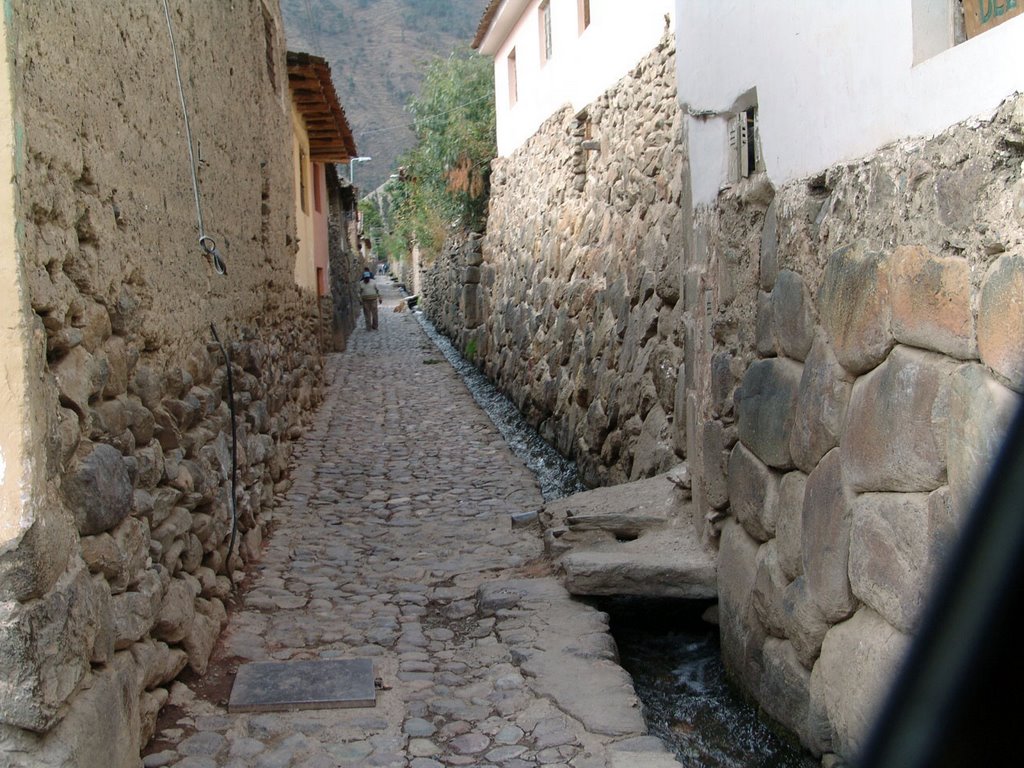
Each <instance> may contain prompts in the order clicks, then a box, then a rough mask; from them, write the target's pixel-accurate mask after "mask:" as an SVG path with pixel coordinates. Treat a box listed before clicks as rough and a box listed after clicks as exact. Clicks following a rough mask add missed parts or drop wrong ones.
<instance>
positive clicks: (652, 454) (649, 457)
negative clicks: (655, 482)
mask: <svg viewBox="0 0 1024 768" xmlns="http://www.w3.org/2000/svg"><path fill="white" fill-rule="evenodd" d="M678 463H679V458H678V457H677V456H676V452H675V450H674V449H673V447H672V424H671V422H670V421H669V419H668V417H667V416H666V415H665V411H664V410H663V409H662V407H661V406H660V405H655V406H654V407H653V408H651V410H650V411H649V412H648V414H647V418H645V419H644V426H643V429H642V430H641V431H640V437H639V438H638V439H637V441H636V446H635V447H634V449H633V466H632V468H631V469H630V474H629V479H630V480H639V479H640V478H642V477H652V476H653V475H657V474H659V473H661V472H667V471H668V470H669V469H671V468H672V467H673V466H675V465H676V464H678Z"/></svg>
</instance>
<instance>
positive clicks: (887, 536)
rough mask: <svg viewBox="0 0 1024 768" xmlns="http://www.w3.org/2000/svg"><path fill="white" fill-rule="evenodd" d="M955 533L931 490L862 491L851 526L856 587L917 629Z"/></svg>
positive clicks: (893, 618) (892, 617)
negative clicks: (935, 501) (938, 569)
mask: <svg viewBox="0 0 1024 768" xmlns="http://www.w3.org/2000/svg"><path fill="white" fill-rule="evenodd" d="M954 533H955V531H954V530H953V527H952V525H951V521H950V519H949V516H948V515H947V514H945V510H944V509H943V506H942V505H941V504H933V503H930V495H929V494H924V493H865V494H861V495H860V496H858V497H857V500H856V501H855V502H854V505H853V524H852V527H851V532H850V585H851V587H852V588H853V593H854V594H855V595H856V596H857V597H858V598H860V600H861V601H863V602H864V603H866V604H867V605H869V606H871V607H872V608H874V609H875V611H876V612H877V613H878V614H879V615H880V616H881V617H882V618H884V619H885V620H886V621H888V622H889V623H890V624H892V625H893V626H894V627H896V629H898V630H900V631H901V632H906V633H911V632H913V631H914V630H915V629H916V628H917V624H918V620H919V619H920V616H921V612H922V610H923V608H924V606H925V601H926V600H927V598H928V597H929V595H930V591H929V588H930V587H931V585H932V583H933V581H934V578H935V573H936V570H937V568H938V566H939V565H940V564H941V563H942V562H944V561H945V560H946V559H947V557H948V555H949V551H950V549H951V548H952V544H953V537H954Z"/></svg>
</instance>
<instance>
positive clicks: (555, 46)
mask: <svg viewBox="0 0 1024 768" xmlns="http://www.w3.org/2000/svg"><path fill="white" fill-rule="evenodd" d="M674 2H675V0H642V2H628V3H627V2H623V0H591V2H590V18H591V23H590V26H589V27H588V28H587V29H586V30H584V31H583V33H582V34H580V32H579V16H578V6H577V1H576V0H550V6H549V7H550V12H551V35H552V54H551V58H550V59H549V60H548V61H547V62H546V63H544V64H543V66H542V65H541V63H540V41H541V36H540V20H539V16H538V9H539V7H540V5H541V3H540V0H529V2H525V1H524V0H519V1H518V2H516V0H506V2H505V3H503V5H502V8H501V9H500V10H499V12H498V15H497V17H496V18H495V21H494V24H493V25H492V27H491V33H490V34H489V36H488V37H487V38H485V40H484V41H483V43H482V44H481V46H480V52H481V53H483V54H485V55H489V56H494V89H495V94H496V112H497V138H498V154H499V155H500V156H503V157H504V156H506V155H508V154H510V153H511V152H513V151H515V149H516V148H518V147H519V146H520V145H522V144H523V143H524V142H525V141H526V140H527V139H529V138H530V137H531V136H532V135H533V134H534V133H535V132H536V131H537V129H538V128H539V127H540V125H541V123H543V122H544V121H545V120H546V119H547V118H548V117H550V116H551V115H552V114H554V113H555V112H557V111H558V110H559V109H561V108H562V107H564V106H565V105H566V104H570V105H571V106H572V108H573V110H575V111H579V110H581V109H583V108H584V107H585V106H586V105H587V104H590V103H591V102H592V101H594V100H595V99H596V98H597V97H598V96H599V95H601V94H602V93H604V92H605V91H606V90H607V89H608V88H610V87H611V86H613V85H614V84H615V83H617V82H618V81H619V80H620V79H622V77H624V76H625V75H626V74H627V73H628V72H629V71H630V69H632V68H633V67H634V66H635V65H636V64H637V62H639V61H640V60H641V59H642V58H643V57H644V56H646V55H647V54H648V53H650V51H651V50H652V49H653V48H654V46H655V45H657V44H658V41H659V40H660V39H661V38H662V36H663V35H664V34H665V30H666V26H665V15H666V14H668V15H669V16H670V17H671V16H672V14H673V13H674V8H673V5H674ZM503 14H505V15H507V16H508V17H511V18H504V17H503ZM516 14H521V15H519V16H518V20H517V21H513V20H512V18H514V17H515V16H516ZM506 27H508V28H509V29H510V31H507V30H506V29H505V28H506ZM513 48H515V52H516V75H517V92H518V99H517V101H516V103H515V104H514V105H512V104H511V103H510V99H509V78H508V56H509V52H510V51H511V50H512V49H513Z"/></svg>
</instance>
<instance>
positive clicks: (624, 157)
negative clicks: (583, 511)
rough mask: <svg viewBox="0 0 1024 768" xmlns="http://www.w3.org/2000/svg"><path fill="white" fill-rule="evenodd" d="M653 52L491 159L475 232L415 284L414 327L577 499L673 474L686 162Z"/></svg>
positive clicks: (662, 60) (678, 433) (667, 53)
mask: <svg viewBox="0 0 1024 768" xmlns="http://www.w3.org/2000/svg"><path fill="white" fill-rule="evenodd" d="M674 60H675V44H674V41H673V40H672V39H670V38H666V39H665V40H663V41H662V43H661V44H659V46H658V47H657V48H656V49H655V50H654V51H653V52H652V53H651V54H650V55H649V56H648V57H647V58H646V59H645V60H644V61H642V62H641V63H640V64H639V65H637V67H636V68H635V69H634V70H633V72H632V73H631V74H630V75H629V76H627V77H625V78H623V80H622V81H621V82H620V83H619V84H618V85H617V86H616V87H615V88H613V89H612V90H610V91H609V92H607V93H606V94H605V95H604V96H602V97H601V98H600V99H598V100H597V101H596V102H594V103H593V104H592V105H590V106H589V107H588V109H587V110H586V112H585V114H580V115H573V114H570V112H569V111H568V110H565V111H563V112H561V113H558V114H556V115H554V116H553V117H552V118H550V119H549V120H548V121H547V122H546V123H545V124H544V126H542V128H541V129H540V130H539V132H538V133H537V135H535V136H534V137H533V138H532V139H531V140H530V141H529V142H528V143H527V144H526V145H524V146H523V147H522V148H520V149H519V150H517V151H516V152H515V153H514V154H512V155H511V156H509V157H507V158H502V159H499V160H496V161H495V162H494V165H493V171H492V175H491V183H492V190H491V203H490V214H489V218H488V225H487V234H486V236H485V237H484V238H483V241H482V242H479V241H478V240H476V239H475V238H473V239H471V240H470V241H469V242H468V243H466V244H465V245H464V246H463V247H460V248H453V249H452V250H451V251H449V252H448V253H446V254H442V255H441V256H440V257H439V258H438V259H437V260H436V261H435V263H434V264H433V265H432V267H431V268H430V269H429V270H427V271H426V274H425V276H424V284H423V285H424V287H423V294H424V301H423V304H424V309H425V312H426V314H427V315H428V317H430V318H431V320H432V321H433V322H434V323H435V324H436V325H438V326H439V327H440V328H442V329H443V330H444V331H445V333H447V334H448V335H449V336H451V337H452V338H454V339H455V340H456V341H457V343H458V344H459V346H460V347H461V349H462V350H463V351H464V352H469V353H471V354H470V356H471V357H474V358H475V359H476V361H477V363H478V364H479V365H480V366H481V367H482V368H483V370H484V371H485V373H486V374H487V376H488V377H489V378H491V379H492V380H493V381H495V382H496V383H497V385H498V386H499V387H500V388H501V389H502V390H503V391H504V392H506V393H507V394H508V395H509V396H510V397H511V398H512V400H513V401H514V402H515V403H516V404H517V405H518V406H519V408H520V409H521V410H522V411H523V413H524V414H525V415H526V417H527V418H528V419H529V421H530V422H531V423H532V424H533V425H534V426H536V427H537V428H538V429H539V431H540V432H541V434H542V435H544V436H545V438H547V439H548V440H549V441H550V442H551V443H552V444H554V445H555V446H556V447H557V448H558V450H559V451H561V452H562V453H564V454H566V455H570V456H573V457H574V458H576V460H577V461H578V463H579V466H580V469H581V472H582V475H583V477H584V480H585V481H586V482H587V483H588V484H589V485H606V484H614V483H619V482H623V481H626V480H630V479H637V478H641V477H648V476H651V475H654V474H657V473H659V472H662V471H664V470H666V469H668V468H669V467H671V466H673V465H674V464H676V463H678V462H679V461H680V460H681V458H680V457H681V456H682V455H683V453H684V449H685V435H684V432H683V429H682V428H683V426H684V420H683V419H681V418H678V414H679V413H680V410H679V409H678V406H677V403H678V398H677V395H678V394H679V393H680V390H679V389H678V386H677V383H678V381H679V378H680V377H679V372H680V369H681V367H682V364H683V346H684V344H683V333H682V328H683V323H682V303H681V302H680V301H679V296H680V291H679V286H680V279H679V276H680V269H681V268H680V261H679V259H680V258H681V256H682V251H683V242H684V231H685V226H684V220H685V216H684V212H683V211H684V209H685V208H686V207H687V206H686V205H684V202H683V196H684V184H683V179H684V173H685V168H686V154H685V150H684V147H683V144H682V138H683V136H682V121H681V116H680V113H679V106H678V102H677V100H676V90H675V64H674Z"/></svg>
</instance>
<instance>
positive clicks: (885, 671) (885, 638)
mask: <svg viewBox="0 0 1024 768" xmlns="http://www.w3.org/2000/svg"><path fill="white" fill-rule="evenodd" d="M908 644H909V638H908V637H907V636H906V635H904V634H901V633H900V632H899V631H897V630H896V629H894V628H893V627H892V626H890V625H889V624H888V623H887V622H886V621H884V620H883V619H882V618H881V617H880V616H879V615H878V614H877V613H875V612H874V611H872V610H871V609H870V608H861V609H860V610H859V611H857V613H856V614H854V615H853V617H852V618H851V619H850V620H849V621H844V622H843V623H842V624H837V625H836V626H834V627H832V629H830V630H829V632H828V634H827V635H825V641H824V642H823V643H822V645H821V658H820V659H819V660H818V665H819V666H820V668H821V678H820V684H821V692H820V695H821V697H822V699H823V701H824V705H825V710H826V712H827V713H828V719H829V721H830V722H831V724H832V728H833V730H834V731H835V736H836V742H835V744H834V747H835V751H836V753H837V754H839V755H840V756H841V757H843V758H844V759H845V760H847V761H851V760H852V759H853V758H854V757H855V756H856V755H857V753H858V752H859V751H860V748H861V745H862V744H863V741H864V738H865V736H866V735H867V732H868V729H869V727H870V726H871V724H872V723H873V722H874V719H875V715H876V714H877V712H878V708H879V706H880V704H881V702H882V700H883V699H884V697H885V694H886V692H887V691H888V689H889V686H890V684H891V683H892V679H893V677H894V675H895V673H896V670H897V667H898V665H899V664H900V662H901V661H902V659H903V656H904V654H905V652H906V648H907V646H908ZM812 677H813V676H812ZM812 686H813V682H812Z"/></svg>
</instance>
